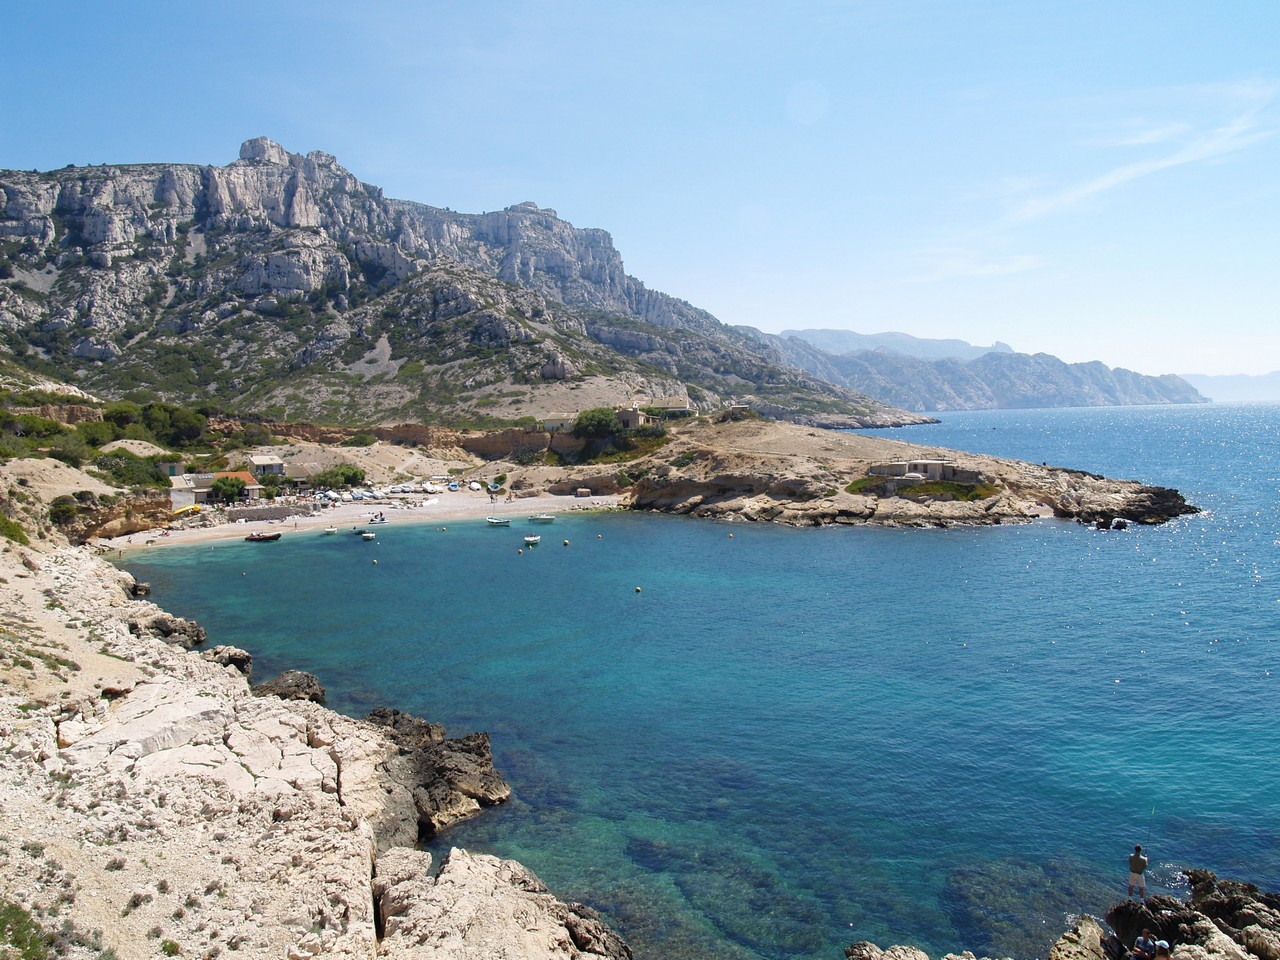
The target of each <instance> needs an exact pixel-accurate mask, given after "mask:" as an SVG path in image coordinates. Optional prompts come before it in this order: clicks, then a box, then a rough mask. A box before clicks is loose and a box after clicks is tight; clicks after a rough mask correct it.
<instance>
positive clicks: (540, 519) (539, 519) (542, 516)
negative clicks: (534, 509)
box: [529, 513, 556, 523]
mask: <svg viewBox="0 0 1280 960" xmlns="http://www.w3.org/2000/svg"><path fill="white" fill-rule="evenodd" d="M529 522H530V523H555V522H556V517H555V514H553V513H535V514H534V515H533V516H532V517H530V518H529Z"/></svg>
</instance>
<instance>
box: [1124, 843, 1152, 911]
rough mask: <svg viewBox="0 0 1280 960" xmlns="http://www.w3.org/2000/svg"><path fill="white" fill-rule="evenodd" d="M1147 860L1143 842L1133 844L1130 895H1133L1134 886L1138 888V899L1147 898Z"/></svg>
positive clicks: (1130, 863) (1130, 858)
mask: <svg viewBox="0 0 1280 960" xmlns="http://www.w3.org/2000/svg"><path fill="white" fill-rule="evenodd" d="M1148 862H1149V861H1148V860H1147V858H1146V856H1144V855H1143V853H1142V844H1140V843H1137V844H1134V846H1133V853H1131V854H1129V896H1131V897H1132V896H1133V888H1134V886H1135V885H1136V886H1137V888H1138V899H1139V900H1145V899H1147V876H1146V874H1147V863H1148Z"/></svg>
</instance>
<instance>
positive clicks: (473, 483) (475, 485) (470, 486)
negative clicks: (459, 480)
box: [467, 480, 480, 490]
mask: <svg viewBox="0 0 1280 960" xmlns="http://www.w3.org/2000/svg"><path fill="white" fill-rule="evenodd" d="M467 489H468V490H479V489H480V481H479V480H472V481H471V482H470V483H468V484H467Z"/></svg>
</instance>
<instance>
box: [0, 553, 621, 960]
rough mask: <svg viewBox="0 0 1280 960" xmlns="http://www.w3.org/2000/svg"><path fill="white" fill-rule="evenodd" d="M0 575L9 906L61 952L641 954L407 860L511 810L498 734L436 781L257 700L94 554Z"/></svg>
mask: <svg viewBox="0 0 1280 960" xmlns="http://www.w3.org/2000/svg"><path fill="white" fill-rule="evenodd" d="M0 577H2V578H3V581H4V582H5V584H6V586H5V588H4V593H3V600H2V601H0V604H2V606H0V616H2V617H3V620H2V621H0V624H2V626H0V651H2V654H3V658H4V671H3V678H4V683H3V688H2V689H0V740H2V741H3V743H4V744H5V746H6V748H7V749H6V750H4V751H3V752H0V771H3V776H2V777H0V833H2V834H3V836H4V837H5V838H6V840H5V842H4V843H3V844H2V845H0V868H2V869H0V874H2V875H3V879H2V880H0V889H2V890H3V896H4V897H5V898H6V899H8V900H10V901H13V902H16V903H19V904H21V905H23V906H24V907H26V908H27V909H29V910H31V911H32V912H33V913H34V914H35V915H36V916H37V917H38V918H39V919H41V921H42V922H43V923H44V924H45V925H46V927H47V928H49V927H52V928H53V929H55V930H57V929H60V930H61V931H62V933H61V939H60V943H61V946H62V948H63V949H64V950H65V951H66V953H67V955H72V956H97V953H98V951H99V950H102V949H107V948H110V949H111V950H114V951H115V955H117V956H119V957H122V958H131V957H138V958H141V957H151V956H155V955H156V954H157V953H161V952H163V953H175V952H180V953H181V955H183V956H196V957H198V956H204V957H213V956H217V955H219V953H222V952H224V951H234V954H235V955H237V956H246V957H273V958H277V957H286V956H287V957H293V958H303V957H312V956H346V957H362V958H373V957H375V956H377V957H459V958H461V957H476V958H479V957H495V956H503V957H522V958H523V957H528V958H558V957H564V958H569V957H596V956H599V957H626V956H630V951H629V950H628V949H627V947H626V945H625V944H624V943H623V942H622V941H621V940H620V939H619V938H618V937H617V935H616V934H614V933H613V932H612V931H610V930H609V929H608V928H607V927H605V926H604V925H603V924H602V923H601V922H600V921H599V919H598V918H596V917H595V915H594V914H593V913H592V912H591V911H590V910H588V909H587V908H585V907H581V906H577V905H572V904H564V903H561V902H559V901H557V900H556V899H555V898H554V897H553V896H552V895H551V894H550V893H549V892H548V891H547V890H546V889H545V888H544V887H543V886H542V885H541V884H540V883H539V882H538V881H537V878H536V877H533V875H532V874H530V873H529V872H528V871H527V870H525V869H524V868H523V867H520V866H519V865H518V864H514V863H511V862H509V861H502V860H498V859H496V858H493V857H486V856H473V855H470V854H467V853H465V852H463V851H454V852H453V853H452V854H451V855H450V856H449V857H448V859H447V861H446V862H445V863H444V864H443V866H442V869H441V870H440V872H439V876H438V877H436V876H433V871H432V869H431V868H432V864H431V858H430V856H429V855H428V854H426V853H422V852H419V851H415V850H414V849H413V844H414V843H415V842H416V841H417V839H418V837H419V835H420V831H421V829H422V828H423V827H424V826H425V828H426V829H427V830H428V831H430V830H433V829H435V828H438V827H440V826H443V825H445V824H447V823H449V822H452V821H453V820H454V819H457V818H459V817H463V816H467V815H469V814H470V813H471V812H474V811H475V810H476V809H478V806H479V804H481V803H491V802H496V801H498V800H501V799H503V798H504V797H505V796H506V789H507V788H506V785H505V784H504V783H502V782H501V780H500V778H497V777H496V775H492V771H491V768H490V770H489V772H488V774H486V773H485V772H484V770H483V766H484V764H483V761H484V760H485V759H486V758H487V746H488V743H487V739H483V741H482V742H480V741H476V740H475V739H474V738H464V741H466V740H469V745H468V746H467V747H466V749H464V751H463V752H464V754H465V753H466V750H470V751H471V752H472V753H471V754H468V755H467V756H464V758H463V759H462V760H460V761H456V762H455V765H454V769H453V773H452V774H446V776H445V778H444V779H445V780H446V781H448V782H431V781H430V780H428V781H426V782H424V780H423V779H422V775H423V769H424V767H430V768H431V769H432V770H438V769H440V768H441V767H444V766H447V764H443V763H441V762H439V757H435V758H434V759H432V758H428V759H425V760H424V759H423V755H422V753H421V751H422V750H423V749H428V750H429V749H431V748H432V747H433V745H434V746H440V745H441V744H446V743H448V742H447V741H438V740H436V738H435V736H434V734H433V733H428V734H427V735H426V737H425V740H426V741H427V742H425V743H422V742H420V743H417V744H412V743H409V742H408V741H407V740H406V738H405V736H404V735H403V734H402V733H397V732H396V731H393V730H390V729H388V728H384V727H380V726H378V725H375V724H372V723H368V722H364V721H358V720H352V719H350V718H347V717H343V716H341V715H338V714H336V713H333V712H332V711H329V710H327V709H325V708H323V707H321V706H319V705H317V704H315V703H309V702H305V701H285V700H281V699H278V698H275V697H257V696H254V695H252V694H251V693H250V690H249V686H248V683H247V682H246V679H245V677H244V676H243V675H242V674H241V673H240V672H239V670H238V669H237V666H236V665H237V664H241V665H242V664H243V663H244V657H243V656H242V655H241V654H242V651H235V650H234V649H232V648H215V649H213V650H211V651H209V652H208V653H206V654H201V653H199V652H189V651H186V650H183V649H182V648H181V647H180V646H175V645H171V644H169V643H166V642H164V640H162V639H160V638H159V637H158V636H156V635H154V633H153V630H152V629H151V628H150V626H149V624H150V623H151V622H152V621H153V620H154V619H158V618H163V617H164V616H165V615H164V614H162V613H160V612H159V611H158V610H157V608H155V607H154V606H152V605H151V604H149V603H146V602H140V601H137V600H131V599H128V597H127V594H126V591H125V590H124V579H125V578H124V577H123V576H122V575H120V574H118V573H117V572H116V571H115V570H114V568H112V567H110V566H109V565H108V564H106V563H105V562H103V561H101V560H99V559H98V558H96V557H94V556H92V555H90V554H89V553H87V552H86V551H82V550H76V549H72V548H63V549H59V550H53V551H49V552H43V553H36V552H34V551H30V550H26V549H23V548H20V547H17V546H14V545H8V546H6V547H5V549H4V551H3V552H2V553H0ZM426 726H427V725H423V727H424V728H425V727H426ZM436 729H438V728H436ZM481 736H482V735H481ZM420 739H421V738H420ZM475 757H478V758H479V760H480V762H479V763H478V764H473V763H471V759H474V758H475ZM437 780H438V778H437Z"/></svg>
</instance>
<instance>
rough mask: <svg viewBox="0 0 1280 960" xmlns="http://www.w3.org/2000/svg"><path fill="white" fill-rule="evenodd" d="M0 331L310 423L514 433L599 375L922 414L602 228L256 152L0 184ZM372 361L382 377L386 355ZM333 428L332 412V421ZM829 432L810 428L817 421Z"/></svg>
mask: <svg viewBox="0 0 1280 960" xmlns="http://www.w3.org/2000/svg"><path fill="white" fill-rule="evenodd" d="M0 192H2V193H3V196H4V204H3V207H2V208H0V265H2V266H3V267H4V271H3V274H0V276H3V277H4V279H0V330H8V331H11V332H13V333H15V334H16V336H14V337H13V338H12V339H13V341H14V342H15V343H18V344H23V345H26V352H23V349H22V348H19V349H18V352H17V354H16V356H15V359H17V360H18V361H20V362H21V361H24V360H30V361H32V362H33V363H34V361H35V360H36V359H37V358H39V359H40V361H41V362H42V363H43V362H49V363H53V364H54V365H55V366H57V367H59V368H60V369H61V371H62V372H63V374H64V375H65V376H66V378H67V379H71V380H75V381H76V382H77V383H84V384H87V385H90V386H92V387H93V388H94V389H95V390H97V391H99V392H101V393H102V394H103V395H105V396H111V397H115V396H119V395H121V394H122V393H123V392H125V390H127V389H133V388H135V387H136V386H138V385H139V384H143V385H146V386H148V387H150V388H151V389H154V390H155V391H156V392H158V393H160V394H162V395H164V396H165V397H166V398H168V399H174V400H187V401H193V400H195V399H197V398H199V400H201V401H202V402H203V401H207V400H209V399H210V397H213V398H215V399H217V400H218V401H219V402H221V403H222V404H224V405H227V406H237V405H241V406H246V407H247V406H249V405H252V406H254V407H256V408H258V409H261V408H262V407H264V406H276V407H280V408H282V409H284V410H287V411H289V416H290V418H292V419H313V418H314V411H315V409H316V408H317V406H322V405H323V401H324V400H326V399H329V398H331V397H332V398H334V399H335V401H336V400H337V396H336V394H337V391H335V388H334V386H333V384H334V382H335V375H336V379H337V380H339V381H341V379H342V378H345V377H349V376H352V375H355V376H359V377H360V378H361V379H362V380H364V381H365V385H364V389H362V390H360V391H350V390H342V391H341V402H340V403H338V402H335V403H334V404H333V407H334V412H333V413H332V414H331V415H332V416H342V417H343V418H345V419H347V420H350V421H353V422H354V421H363V422H365V423H368V422H376V423H394V422H403V421H405V420H410V419H416V420H422V419H425V418H426V417H425V416H424V411H423V407H424V404H425V405H426V406H427V407H428V408H429V410H428V413H429V414H430V416H431V417H432V418H435V419H445V418H452V419H455V420H462V419H465V420H474V419H475V418H476V416H477V415H484V416H491V417H493V416H498V417H504V418H506V419H509V420H517V419H519V418H521V417H525V416H540V415H545V414H546V413H548V412H551V411H553V410H558V409H560V407H561V404H562V403H563V402H564V399H563V396H562V392H561V385H562V384H565V383H568V382H572V383H575V384H576V383H578V382H579V381H580V380H581V379H582V378H588V377H596V378H600V379H601V380H603V381H607V382H609V383H612V384H613V385H614V390H613V396H611V397H610V401H611V402H616V403H627V402H629V401H630V400H631V398H632V397H633V396H634V395H635V394H636V392H640V393H641V394H643V395H646V396H649V397H660V396H669V395H673V394H687V393H690V389H691V388H692V393H693V394H696V396H697V398H698V400H697V402H698V403H699V404H701V405H704V406H708V407H715V406H719V405H721V404H723V403H726V402H728V401H729V400H730V399H731V398H733V397H740V396H747V395H749V396H752V397H756V398H758V399H759V401H760V402H761V403H762V404H768V405H769V409H770V410H772V411H775V412H777V413H778V414H779V415H782V416H787V417H790V416H807V417H809V418H811V420H812V418H815V417H817V418H822V417H833V418H835V419H834V420H833V422H837V421H838V422H841V423H854V424H869V423H874V422H881V421H882V422H887V423H900V422H919V420H920V419H921V418H919V417H913V416H911V415H908V414H905V413H902V412H901V411H895V410H893V409H891V408H888V407H887V406H886V405H885V404H882V403H880V402H878V401H875V400H872V399H870V398H868V397H865V396H861V395H858V394H856V393H854V392H852V391H850V390H848V389H846V388H844V387H841V386H837V385H834V384H831V383H828V382H825V381H823V380H819V379H817V378H815V377H812V376H810V375H809V374H807V373H805V372H804V371H802V370H800V369H799V368H797V367H795V366H792V365H790V364H789V363H788V362H787V360H786V358H785V357H784V356H783V354H782V352H781V351H779V350H778V349H776V348H775V347H774V346H773V345H771V344H769V343H767V342H765V341H763V340H761V339H759V338H757V337H754V336H752V335H750V334H749V333H747V332H744V331H743V330H740V329H738V328H735V327H731V326H727V325H725V324H722V323H720V322H719V321H718V320H716V319H715V318H714V317H712V316H711V315H710V314H708V313H707V312H706V311H703V310H699V309H697V308H695V307H693V306H691V305H690V304H688V303H685V302H684V301H682V300H678V299H676V298H674V297H670V296H668V295H666V294H663V293H658V292H656V291H652V290H648V289H647V288H646V287H645V286H644V285H643V284H642V283H641V282H640V281H639V280H637V279H635V278H634V277H630V276H628V275H627V273H626V271H625V270H624V268H623V263H622V257H621V255H620V254H619V253H618V251H617V250H616V249H615V248H614V246H613V241H612V239H611V238H610V237H609V234H608V233H606V232H605V231H603V230H596V229H579V228H577V227H574V226H573V225H572V224H570V223H567V222H566V221H564V220H561V219H560V218H559V217H558V216H556V213H555V211H554V210H550V209H545V208H540V207H538V206H537V205H536V204H534V203H528V202H526V203H520V204H516V205H514V206H511V207H509V208H507V209H505V210H499V211H494V212H491V213H485V214H475V215H472V214H460V213H455V212H453V211H449V210H443V209H440V208H437V207H430V206H426V205H424V204H419V203H411V202H406V201H397V200H390V199H387V198H385V197H384V196H383V195H382V191H381V190H379V189H378V188H377V187H374V186H370V185H369V184H365V183H361V182H360V181H359V180H358V179H357V178H356V177H354V176H353V175H352V174H351V173H349V172H348V171H347V170H345V169H343V168H342V167H341V166H340V165H339V164H338V163H337V161H336V160H335V159H334V158H333V157H332V156H330V155H328V154H325V153H321V152H313V153H309V154H307V155H305V156H301V155H298V154H293V153H289V152H288V151H287V150H285V149H284V148H283V147H282V146H281V145H280V144H278V143H275V142H273V141H271V140H269V139H267V138H265V137H258V138H256V139H253V140H249V141H246V142H245V143H244V144H243V145H242V146H241V148H240V153H239V159H237V160H236V161H234V162H232V163H230V164H227V165H226V166H221V167H218V166H196V165H181V164H134V165H129V166H122V167H107V166H102V167H75V166H70V167H67V168H64V169H62V170H57V171H51V172H48V173H38V172H29V171H0ZM375 358H376V362H373V360H374V359H375ZM338 411H340V412H338ZM815 422H816V421H815Z"/></svg>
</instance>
